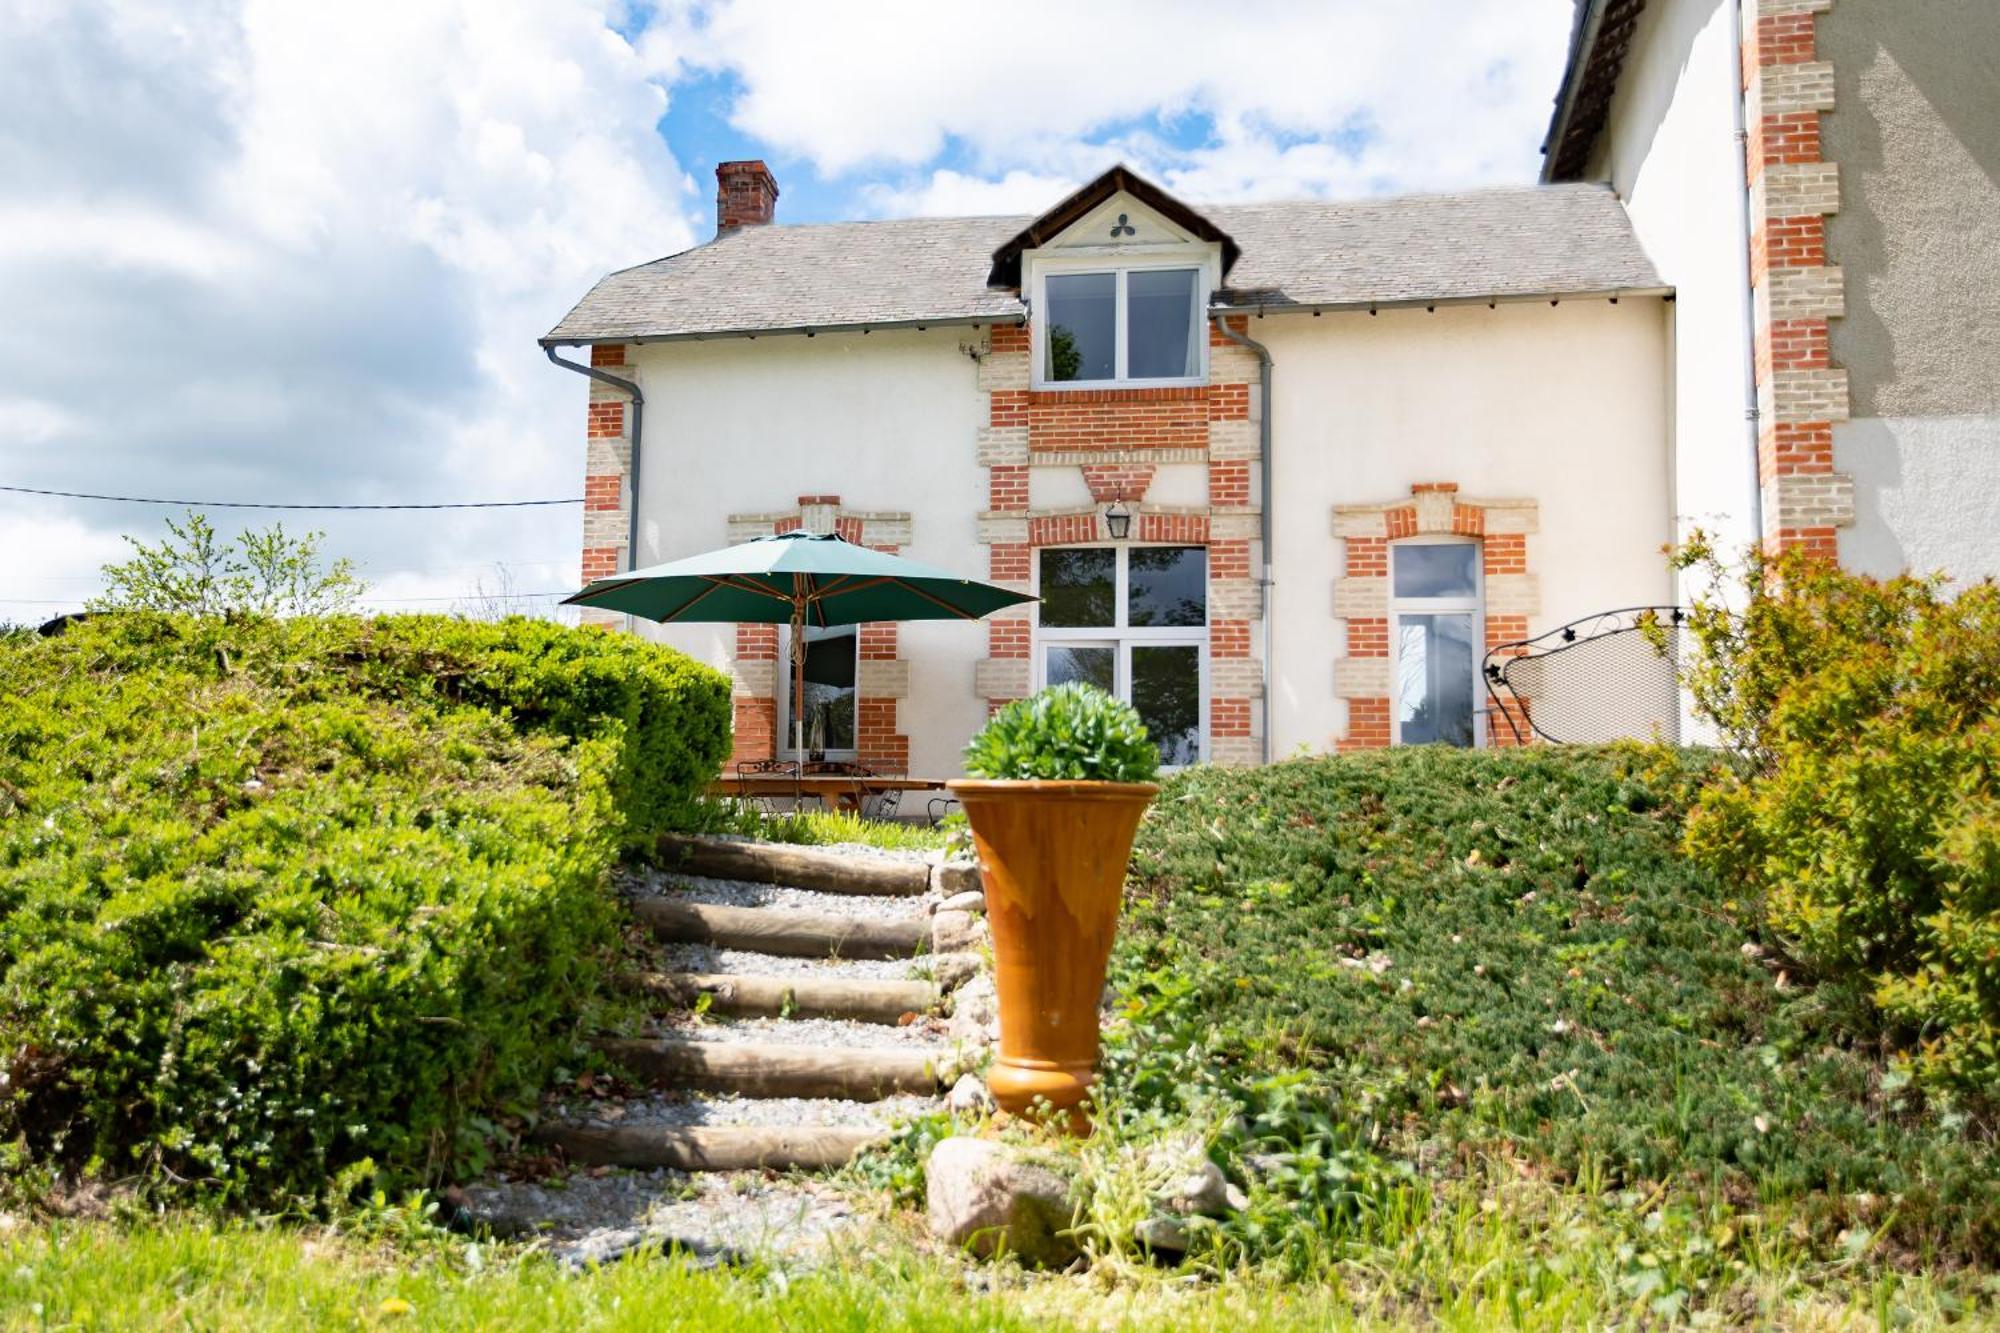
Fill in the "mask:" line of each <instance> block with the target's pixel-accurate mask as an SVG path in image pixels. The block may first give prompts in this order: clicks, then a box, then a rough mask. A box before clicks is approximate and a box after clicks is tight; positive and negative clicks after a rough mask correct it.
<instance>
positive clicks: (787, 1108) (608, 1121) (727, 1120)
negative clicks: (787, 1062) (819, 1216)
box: [575, 1093, 941, 1129]
mask: <svg viewBox="0 0 2000 1333" xmlns="http://www.w3.org/2000/svg"><path fill="white" fill-rule="evenodd" d="M940 1104H941V1103H940V1101H939V1099H938V1098H936V1097H919V1096H915V1095H905V1096H899V1097H884V1098H883V1099H882V1100H881V1101H878V1102H851V1101H842V1100H837V1099H834V1098H830V1097H738V1096H735V1095H733V1094H716V1095H713V1096H711V1095H706V1094H702V1093H688V1094H683V1095H675V1094H672V1093H662V1094H660V1095H657V1096H652V1097H642V1098H637V1099H634V1100H632V1101H626V1102H618V1103H606V1102H581V1103H579V1104H578V1105H577V1107H576V1109H575V1116H576V1118H577V1119H578V1120H579V1121H583V1122H587V1123H589V1124H593V1125H668V1126H672V1127H674V1128H677V1129H685V1128H687V1127H689V1126H692V1125H761V1126H764V1127H766V1128H772V1129H782V1128H790V1127H805V1126H811V1125H870V1126H873V1125H879V1126H881V1127H882V1128H884V1129H887V1128H888V1127H890V1126H891V1125H894V1124H897V1123H899V1122H900V1121H904V1120H908V1119H911V1118H913V1117H915V1116H920V1115H925V1114H928V1113H929V1112H931V1111H935V1110H936V1109H937V1108H938V1106H939V1105H940Z"/></svg>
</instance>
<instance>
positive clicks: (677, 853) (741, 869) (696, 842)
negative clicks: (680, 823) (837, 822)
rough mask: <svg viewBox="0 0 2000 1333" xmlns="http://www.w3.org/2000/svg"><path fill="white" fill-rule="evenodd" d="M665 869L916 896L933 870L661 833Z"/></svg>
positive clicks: (772, 844)
mask: <svg viewBox="0 0 2000 1333" xmlns="http://www.w3.org/2000/svg"><path fill="white" fill-rule="evenodd" d="M655 851H656V859H657V860H658V862H659V865H660V868H661V869H662V870H668V871H674V870H678V871H680V872H681V873H682V874H686V875H700V876H703V877H704V878H708V879H746V880H750V881H751V882H753V883H757V884H784V885H789V886H790V887H792V888H797V889H814V890H817V891H818V892H820V893H853V894H888V895H896V896H901V897H915V896H917V895H919V894H922V893H926V892H928V891H929V889H930V886H931V868H930V866H928V865H926V864H925V863H924V862H922V861H903V860H896V859H893V858H890V857H886V856H852V855H848V854H844V853H841V852H830V851H826V850H824V849H822V848H818V847H794V846H791V845H789V844H786V843H775V842H735V841H732V840H730V839H727V838H699V837H689V836H687V835H684V834H679V833H667V834H662V835H661V837H660V840H659V843H658V844H657V847H656V849H655Z"/></svg>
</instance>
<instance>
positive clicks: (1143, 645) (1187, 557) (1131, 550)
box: [1037, 546, 1208, 767]
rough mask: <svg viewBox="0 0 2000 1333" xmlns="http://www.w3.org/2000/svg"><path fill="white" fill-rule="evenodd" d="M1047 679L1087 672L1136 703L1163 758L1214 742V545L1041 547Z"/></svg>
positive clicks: (1197, 756) (1191, 757)
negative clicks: (1210, 678) (1210, 676)
mask: <svg viewBox="0 0 2000 1333" xmlns="http://www.w3.org/2000/svg"><path fill="white" fill-rule="evenodd" d="M1038 583H1039V587H1038V590H1039V592H1040V593H1041V597H1042V601H1041V604H1040V607H1039V614H1040V625H1039V626H1038V634H1039V638H1040V655H1039V660H1038V663H1037V665H1038V668H1039V672H1040V677H1041V681H1040V683H1041V684H1043V685H1061V684H1063V683H1065V682H1067V681H1073V680H1080V681H1084V682H1086V683H1088V684H1091V685H1095V686H1097V687H1098V688H1099V689H1101V690H1103V691H1105V692H1106V693H1108V694H1111V695H1114V696H1116V697H1117V698H1120V699H1123V700H1125V701H1126V702H1128V703H1130V704H1131V705H1132V707H1133V708H1134V709H1135V710H1137V712H1138V714H1139V718H1140V720H1141V721H1143V722H1144V723H1145V724H1146V730H1147V732H1148V733H1149V734H1151V736H1152V737H1153V740H1154V741H1155V742H1156V743H1157V744H1158V745H1159V747H1160V762H1161V763H1163V764H1165V765H1167V766H1168V767H1180V766H1183V765H1187V764H1193V763H1198V762H1200V760H1201V758H1202V756H1203V754H1204V752H1205V751H1206V748H1207V734H1208V732H1207V716H1206V711H1205V703H1204V701H1205V700H1206V699H1207V697H1208V690H1207V672H1208V551H1207V549H1206V548H1204V547H1200V546H1127V547H1117V546H1064V547H1051V548H1048V549H1046V550H1044V551H1042V552H1041V559H1040V575H1039V580H1038Z"/></svg>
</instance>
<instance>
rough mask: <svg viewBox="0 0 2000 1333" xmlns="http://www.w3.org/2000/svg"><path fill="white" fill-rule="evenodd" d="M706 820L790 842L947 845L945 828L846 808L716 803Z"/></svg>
mask: <svg viewBox="0 0 2000 1333" xmlns="http://www.w3.org/2000/svg"><path fill="white" fill-rule="evenodd" d="M707 823H708V825H709V826H711V827H713V828H714V830H715V831H716V832H724V833H735V834H740V835H742V836H744V837H751V838H762V839H763V840H764V841H766V842H788V843H797V844H805V845H812V846H825V845H829V844H833V843H860V844H862V845H864V846H868V847H881V848H885V849H887V850H890V851H917V852H929V851H935V850H937V849H938V848H940V847H942V846H944V845H945V836H946V835H945V832H944V831H943V830H941V829H934V828H930V827H928V826H926V825H923V824H910V823H904V822H901V821H887V820H879V819H863V818H861V817H860V816H859V815H854V814H848V813H845V812H842V813H839V814H836V813H834V812H833V811H830V810H801V811H798V812H797V813H793V814H782V815H763V814H758V813H756V812H754V811H746V810H740V809H735V808H727V807H724V806H722V805H721V803H719V802H718V803H715V805H714V806H713V813H712V814H711V816H710V817H709V818H708V820H707Z"/></svg>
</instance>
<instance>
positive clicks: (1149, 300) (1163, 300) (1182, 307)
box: [1125, 268, 1201, 379]
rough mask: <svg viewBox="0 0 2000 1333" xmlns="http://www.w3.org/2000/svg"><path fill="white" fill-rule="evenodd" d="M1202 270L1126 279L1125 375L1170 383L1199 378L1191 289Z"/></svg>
mask: <svg viewBox="0 0 2000 1333" xmlns="http://www.w3.org/2000/svg"><path fill="white" fill-rule="evenodd" d="M1200 276H1201V270H1200V269H1193V268H1170V269H1141V270H1138V271H1135V272H1132V273H1128V274H1126V275H1125V320H1126V326H1125V373H1126V374H1127V375H1128V376H1130V377H1131V378H1133V379H1169V378H1178V377H1181V376H1186V375H1193V374H1195V373H1197V370H1198V367H1199V365H1200V362H1199V357H1200V353H1199V351H1198V350H1197V346H1196V343H1195V340H1194V324H1195V320H1194V288H1195V282H1196V280H1197V279H1198V278H1200Z"/></svg>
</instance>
